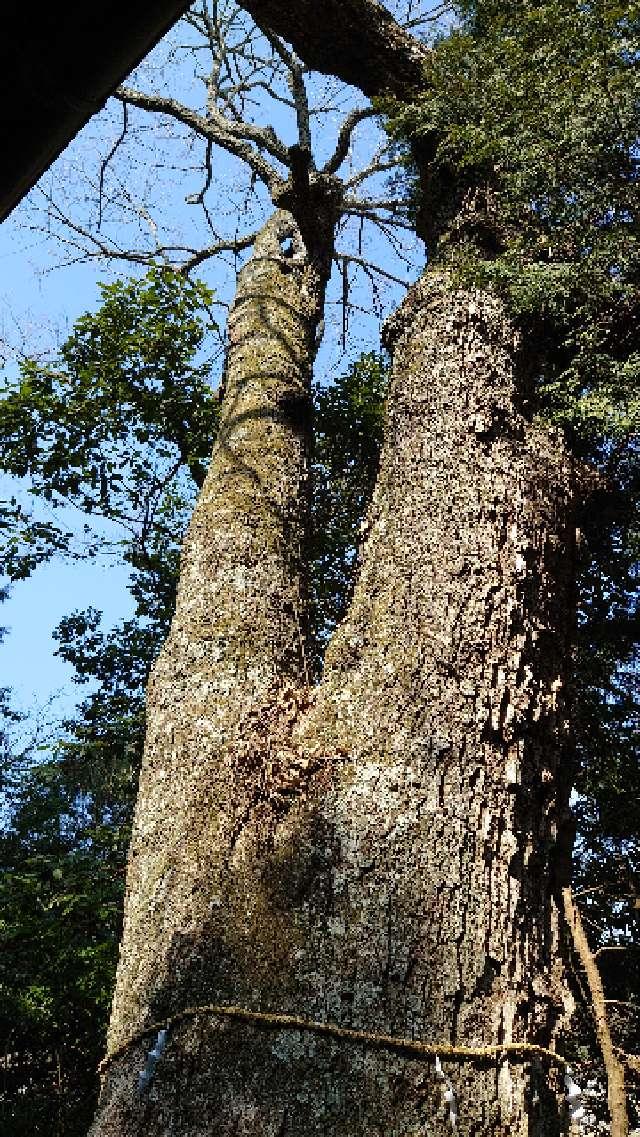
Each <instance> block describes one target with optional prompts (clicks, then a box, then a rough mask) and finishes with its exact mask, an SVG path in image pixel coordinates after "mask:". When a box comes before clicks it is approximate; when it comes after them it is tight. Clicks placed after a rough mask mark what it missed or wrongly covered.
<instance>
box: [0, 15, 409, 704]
mask: <svg viewBox="0 0 640 1137" xmlns="http://www.w3.org/2000/svg"><path fill="white" fill-rule="evenodd" d="M187 38H188V34H187ZM184 41H185V36H184V33H183V32H180V33H178V32H177V31H174V32H173V33H172V34H171V35H170V37H169V39H168V40H167V41H165V43H164V44H161V45H159V47H158V48H157V49H156V51H155V52H154V53H152V55H151V56H150V57H149V59H148V60H147V61H145V63H144V64H143V65H142V66H141V68H140V69H139V71H138V73H136V75H135V77H134V79H133V80H132V81H131V85H136V86H138V87H140V88H141V89H145V90H153V89H156V90H163V91H164V90H165V89H166V87H167V86H168V85H170V86H171V93H172V94H173V95H174V97H176V93H177V97H179V98H181V99H182V100H184V101H187V100H190V101H193V100H194V99H197V98H198V92H199V91H201V89H202V88H201V85H200V84H199V81H198V80H197V78H196V77H195V71H196V70H197V56H194V57H193V59H194V60H195V61H196V63H194V64H193V65H192V64H190V62H189V59H188V58H187V59H186V62H185V58H184V57H183V59H182V62H181V63H180V65H179V69H178V70H176V68H175V65H174V62H173V55H172V45H173V46H175V44H176V43H177V42H184ZM172 69H173V70H172ZM320 84H324V86H322V90H321V86H320ZM320 84H316V87H315V88H314V97H317V99H320V98H322V99H325V100H327V99H329V100H330V101H331V105H332V106H335V108H336V110H335V114H325V115H324V117H322V116H321V117H320V119H319V120H318V126H317V128H316V131H315V144H316V152H317V153H318V154H319V156H320V158H322V159H324V158H325V157H326V155H327V153H330V152H331V149H332V147H333V145H334V143H335V137H336V133H337V129H338V127H339V125H340V122H341V120H342V119H343V118H344V115H345V113H346V112H347V111H348V110H349V109H350V108H351V107H353V106H354V105H355V104H356V103H357V105H362V103H363V102H364V100H362V99H361V98H360V97H359V96H357V94H355V93H353V92H349V91H346V90H345V89H344V88H340V86H339V85H338V84H335V83H334V84H333V86H332V84H331V82H328V83H327V82H325V81H324V80H322V81H320ZM316 89H317V92H320V93H319V94H317V95H316ZM261 114H262V115H267V118H266V120H264V119H263V121H267V122H270V123H271V124H272V125H273V126H274V127H275V128H276V130H277V131H278V132H279V133H280V134H281V135H282V136H283V137H284V139H285V141H287V142H290V141H291V126H290V124H289V123H288V122H287V121H286V118H285V112H283V111H282V110H279V109H278V106H277V104H275V105H274V104H273V102H272V101H271V102H270V103H268V104H267V103H265V105H264V107H261V108H258V112H257V117H258V120H259V119H260V115H261ZM121 125H122V110H121V107H120V105H119V104H117V103H116V102H115V101H113V100H112V101H111V102H110V103H109V104H108V105H107V108H106V109H105V110H104V111H103V112H102V113H101V114H100V115H98V116H96V117H95V118H94V119H92V120H91V122H90V123H89V124H88V125H87V127H86V128H85V130H84V131H83V132H82V133H81V134H80V135H79V136H78V138H77V139H75V140H74V142H73V143H72V144H71V146H70V147H68V149H67V151H65V153H64V154H63V155H62V156H61V157H60V159H59V160H58V162H57V163H56V164H55V166H54V167H53V168H52V170H50V171H49V172H48V173H47V174H46V175H45V176H44V178H43V180H42V183H41V186H40V188H39V189H36V191H34V192H33V193H32V194H31V195H30V198H29V199H28V200H27V201H26V202H24V203H23V204H22V205H20V206H19V207H18V208H17V209H16V210H15V211H14V213H13V214H12V216H11V217H10V218H9V219H8V220H7V221H5V222H4V224H3V225H2V226H0V344H2V342H3V341H4V342H6V343H7V344H8V345H9V352H8V355H9V362H8V363H7V365H6V368H5V378H8V379H10V378H11V377H12V376H13V375H15V372H16V368H15V362H12V360H11V354H12V350H13V352H14V353H16V352H17V353H20V352H24V353H28V354H36V355H38V354H41V353H46V352H47V351H51V350H52V349H55V347H56V345H57V344H59V343H60V342H62V340H64V339H65V338H66V336H67V335H68V334H69V332H70V330H71V328H72V325H73V321H74V320H75V318H76V317H77V316H79V315H80V314H82V313H83V312H85V311H87V310H90V309H92V308H94V307H95V306H96V304H97V301H98V295H99V294H98V289H97V283H98V281H101V280H102V281H104V280H108V279H113V277H114V276H118V275H119V276H122V275H126V274H127V271H128V266H126V265H125V267H124V270H123V266H122V263H121V262H120V263H117V262H116V263H115V264H114V263H113V262H112V263H111V264H110V265H109V264H105V262H104V261H100V260H98V259H91V260H89V261H87V259H86V258H85V257H83V255H82V254H79V253H78V250H77V249H76V248H75V247H72V246H70V245H69V244H68V243H65V241H66V239H67V237H68V236H69V231H68V230H65V228H64V226H59V225H56V224H55V222H54V223H53V224H52V222H51V210H50V207H49V206H48V205H47V202H46V195H47V194H49V193H51V194H52V195H53V196H54V198H55V200H56V202H57V203H58V204H59V205H60V206H61V208H63V209H64V210H66V211H67V212H68V214H69V216H71V217H72V218H73V219H74V220H79V222H80V223H81V224H87V225H89V224H92V223H94V222H95V216H96V184H97V170H98V169H99V165H100V156H101V155H102V156H104V154H105V153H108V152H109V149H110V148H111V146H112V145H113V142H114V140H115V139H116V138H117V137H118V134H119V132H120V130H121ZM382 137H383V136H382V135H381V134H380V131H379V130H378V128H377V127H376V126H375V124H372V123H370V122H365V123H363V124H362V125H361V126H360V127H359V128H358V131H357V134H356V135H355V142H354V146H353V148H352V151H351V153H350V155H349V159H348V163H347V170H348V169H349V166H351V168H352V169H353V170H357V169H358V168H361V167H362V166H363V165H366V164H367V163H368V161H369V160H370V157H371V155H372V154H373V153H374V151H375V148H376V146H377V145H378V144H379V143H380V140H381V138H382ZM112 167H113V168H111V167H110V169H109V178H110V179H112V180H111V181H109V180H108V179H106V180H105V186H106V190H107V192H106V193H105V198H104V223H103V228H102V234H103V235H104V236H105V237H108V238H109V239H113V240H114V241H117V242H119V243H120V244H127V243H128V244H130V245H135V244H136V243H138V245H139V244H140V243H142V244H143V245H144V243H145V242H146V247H150V246H149V242H152V237H153V234H155V232H156V231H157V230H158V228H159V231H160V234H161V237H165V235H166V236H167V237H168V239H177V240H186V241H194V242H195V243H197V242H198V241H200V242H201V243H206V241H205V238H206V232H205V233H204V235H203V229H202V226H203V217H202V216H201V214H200V212H199V210H196V211H194V208H193V206H190V205H189V204H188V199H189V197H190V195H193V193H194V192H197V190H198V189H199V188H200V186H201V185H202V172H201V155H200V154H199V153H198V152H197V147H196V151H195V152H194V149H193V147H192V145H191V143H190V142H189V140H188V139H187V138H186V136H185V134H184V132H182V134H180V132H178V134H177V135H176V134H175V133H172V132H170V131H169V130H167V128H166V127H164V126H160V127H157V126H154V127H153V128H152V127H151V123H150V120H149V117H148V116H145V115H144V113H143V112H133V113H131V115H130V133H129V135H128V136H127V139H126V143H125V145H124V146H123V147H121V149H120V151H119V152H118V154H117V158H116V160H114V162H113V163H112ZM243 179H244V180H243ZM246 185H247V174H246V171H244V170H243V169H242V168H240V164H239V163H238V162H237V160H235V159H233V158H230V157H225V156H224V155H222V154H221V153H220V152H217V151H216V154H215V185H214V187H212V189H213V190H215V189H216V186H217V197H215V200H216V206H217V209H216V223H217V222H218V220H219V221H220V224H221V225H222V226H224V225H226V226H227V228H229V227H230V228H231V232H233V231H234V226H235V227H238V226H239V220H238V218H239V215H240V222H241V223H242V225H244V226H246V227H247V228H252V227H253V224H254V223H255V220H256V218H257V219H258V220H259V218H260V216H261V215H263V216H264V215H265V213H264V209H265V203H264V195H262V196H261V195H260V192H259V191H258V192H257V193H249V192H248V191H247V189H246ZM374 191H375V193H377V194H378V195H379V194H380V193H381V192H382V193H387V196H388V192H387V189H386V181H381V182H379V184H378V186H374V187H373V188H372V192H374ZM147 202H151V206H150V208H149V209H148V210H147V208H146V203H147ZM140 203H143V206H144V208H142V207H141V206H140ZM243 211H244V215H242V214H243ZM241 231H242V230H241ZM175 235H177V237H176V236H175ZM347 240H348V235H345V236H344V237H343V238H342V240H341V241H339V242H338V245H339V246H340V245H342V247H345V246H346V242H347ZM405 243H406V242H405ZM407 251H408V252H409V265H405V264H404V262H403V261H402V258H400V259H399V258H398V256H396V255H395V254H394V252H393V249H392V248H391V247H390V245H389V242H388V241H386V239H384V238H383V237H382V236H381V235H380V233H376V232H375V231H374V232H370V233H369V234H367V235H365V250H364V252H365V255H366V256H369V257H371V258H372V259H374V260H375V261H376V262H377V263H378V264H379V265H380V266H381V267H383V268H386V269H387V270H388V271H390V272H392V273H394V274H397V275H398V276H400V277H401V279H405V278H406V280H407V283H410V281H411V280H412V279H415V277H416V275H417V274H418V271H419V267H420V264H421V261H422V256H421V250H420V249H416V248H415V247H413V249H411V250H409V244H407ZM69 262H71V263H69ZM234 267H237V266H234V265H233V264H232V263H231V262H230V259H229V258H227V259H226V260H219V261H216V262H213V261H211V262H208V263H207V265H206V267H205V269H204V271H203V272H202V275H203V276H204V278H205V279H206V280H207V283H209V284H211V285H212V286H213V287H215V289H216V291H217V294H218V296H219V297H220V299H221V300H223V301H225V300H226V301H228V300H230V299H231V296H232V292H233V284H234V280H235V273H234ZM353 275H354V274H352V276H353ZM379 284H380V296H379V298H378V299H376V296H375V295H374V293H373V292H372V290H371V288H370V284H369V282H367V280H366V279H365V278H363V279H362V280H359V281H355V279H354V283H353V291H352V293H351V299H352V301H353V304H354V310H353V314H352V317H351V320H350V327H349V338H348V342H347V345H346V350H345V347H344V346H343V344H342V338H341V324H342V308H341V281H340V278H339V274H338V275H337V279H336V281H335V283H334V285H333V287H332V289H330V292H329V297H328V301H329V302H328V307H327V333H326V336H325V340H324V343H323V347H322V349H321V355H320V359H319V363H318V368H317V373H318V374H319V375H320V376H324V377H325V379H328V378H330V377H331V375H332V374H336V373H337V372H339V371H341V370H344V369H345V368H346V366H347V365H348V362H349V360H350V359H353V358H355V357H357V356H358V355H359V354H360V353H361V351H363V350H371V349H375V348H377V347H378V345H379V330H380V323H381V318H380V316H381V314H382V315H384V314H385V313H386V312H388V311H390V310H392V309H393V307H395V305H396V304H397V303H398V301H399V300H400V299H401V298H402V295H403V294H404V289H403V288H402V287H398V286H396V285H393V284H390V283H389V282H385V281H384V280H382V279H380V280H379ZM378 309H379V310H378ZM14 489H15V487H13V486H12V485H10V484H9V479H7V478H6V477H5V478H3V479H1V480H0V491H2V494H1V496H3V497H5V496H10V495H11V493H12V492H14ZM90 604H91V605H94V606H96V607H98V608H100V609H102V610H103V611H104V614H105V616H104V618H105V623H106V624H107V625H112V624H114V623H116V622H117V621H118V620H119V619H120V618H122V617H124V616H128V615H130V614H131V613H132V608H133V606H132V603H131V599H130V597H129V594H128V592H127V573H126V571H125V570H124V569H123V568H122V567H121V566H119V565H117V564H116V563H114V561H113V560H111V561H105V560H103V561H101V562H98V563H78V562H74V563H68V562H61V561H56V562H52V563H50V564H48V565H46V566H42V567H41V568H39V569H38V570H37V571H36V572H35V573H34V575H33V576H32V577H31V579H30V580H28V581H25V582H20V583H17V584H14V585H13V586H12V589H11V594H10V598H9V600H8V601H7V603H5V604H4V605H3V606H2V609H1V610H0V625H4V626H6V627H7V628H8V629H9V634H8V635H7V636H6V638H5V640H4V642H3V643H2V644H1V645H0V686H5V685H6V686H10V687H12V688H13V690H14V694H15V701H16V704H17V705H18V706H19V707H21V708H22V709H24V710H27V711H28V710H33V709H35V708H38V707H42V706H43V705H45V704H47V703H48V702H49V701H50V700H52V699H53V701H52V703H51V713H52V714H53V715H55V714H56V713H57V714H64V713H65V712H68V711H69V710H70V709H71V707H72V705H73V703H74V702H75V701H76V700H77V698H79V697H81V696H82V695H83V694H84V689H83V688H73V686H72V684H71V682H70V680H71V669H70V668H69V667H68V666H67V665H66V664H65V663H64V662H63V661H61V660H59V659H57V658H56V657H55V655H54V654H53V652H54V649H55V644H54V643H53V641H52V638H51V634H52V631H53V629H54V628H55V626H56V625H57V624H58V623H59V621H60V620H61V619H62V617H64V616H66V615H68V614H69V613H70V612H71V611H73V610H76V609H82V608H84V607H87V606H88V605H90Z"/></svg>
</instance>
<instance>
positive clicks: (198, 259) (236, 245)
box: [180, 229, 260, 276]
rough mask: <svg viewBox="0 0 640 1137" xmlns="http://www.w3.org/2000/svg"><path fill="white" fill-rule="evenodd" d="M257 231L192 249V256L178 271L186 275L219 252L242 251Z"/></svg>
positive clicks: (256, 234) (251, 241) (249, 244)
mask: <svg viewBox="0 0 640 1137" xmlns="http://www.w3.org/2000/svg"><path fill="white" fill-rule="evenodd" d="M259 232H260V230H259V229H256V230H255V231H254V232H253V233H247V234H245V236H244V237H236V238H235V239H232V240H229V241H218V242H217V243H216V244H215V245H209V246H208V247H207V248H205V249H199V250H198V251H197V252H196V251H194V253H193V256H191V257H189V259H188V260H186V261H185V262H184V264H183V265H182V266H181V268H180V272H181V273H183V274H184V275H185V276H187V275H188V274H189V273H190V272H192V271H193V269H194V268H197V266H198V265H199V264H202V262H203V261H206V260H210V258H211V257H215V256H218V254H219V253H241V252H243V251H244V249H248V248H250V247H251V245H252V244H253V242H254V241H255V239H256V237H257V236H258V233H259Z"/></svg>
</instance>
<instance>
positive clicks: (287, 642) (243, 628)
mask: <svg viewBox="0 0 640 1137" xmlns="http://www.w3.org/2000/svg"><path fill="white" fill-rule="evenodd" d="M321 254H322V255H320V256H309V254H308V253H307V250H306V249H305V247H304V245H303V242H302V240H301V238H300V234H299V230H298V228H297V226H296V224H295V222H294V221H293V218H292V217H291V215H290V214H288V213H286V212H284V211H278V212H277V213H276V214H274V216H273V217H272V218H271V220H270V221H269V222H268V223H267V224H266V225H265V227H264V229H263V230H262V232H261V234H260V236H259V238H258V239H257V241H256V243H255V247H254V252H253V255H252V257H251V259H250V261H249V262H248V264H247V265H246V266H245V267H244V268H243V269H242V271H241V273H240V276H239V279H238V287H237V293H236V297H235V300H234V304H233V307H232V310H231V313H230V317H229V329H228V331H229V348H228V354H227V364H226V374H225V394H224V400H223V408H222V416H221V425H220V431H219V435H218V438H217V441H216V444H215V447H214V452H213V456H212V460H211V465H210V469H209V472H208V475H207V478H206V480H205V484H204V486H203V489H202V492H201V494H200V497H199V500H198V503H197V505H196V508H195V511H194V515H193V518H192V521H191V524H190V527H189V531H188V533H187V536H186V539H185V542H184V546H183V554H182V561H181V572H180V583H179V589H178V597H177V604H176V613H175V616H174V619H173V622H172V627H171V632H170V635H169V638H168V640H167V642H166V644H165V646H164V648H163V650H162V652H161V655H160V657H159V659H158V661H157V663H156V665H155V667H154V669H153V672H152V675H151V678H150V681H149V687H148V698H147V705H148V711H147V738H146V746H145V757H144V762H143V769H142V773H141V780H140V788H139V796H138V803H137V809H136V817H135V823H134V834H133V839H132V845H131V850H130V857H129V870H128V878H127V899H126V905H125V926H124V934H123V942H122V947H121V954H120V962H119V967H118V973H117V982H116V992H115V998H114V1004H113V1011H112V1019H111V1024H110V1029H109V1047H110V1048H113V1047H114V1046H117V1045H118V1044H119V1043H120V1042H121V1041H122V1040H123V1039H125V1038H127V1037H128V1036H129V1035H130V1034H131V1032H132V1031H134V1030H136V1029H137V1028H138V1027H140V1026H144V1025H145V1024H146V1023H148V1022H149V1021H152V1020H153V1019H154V1018H158V1017H161V1018H162V1017H164V1016H166V1015H167V1014H170V1013H171V1012H172V1011H175V1010H176V1009H178V1008H181V1007H183V1006H184V1005H185V1003H186V1002H190V1003H192V1002H197V1001H198V1000H203V999H204V1000H206V999H207V998H208V997H209V996H210V995H212V994H213V993H218V992H219V990H220V988H221V986H222V987H223V988H224V987H225V983H226V982H227V980H228V983H229V984H230V985H231V986H234V985H235V983H236V977H237V976H238V975H240V976H243V975H245V973H246V970H247V961H246V959H244V958H243V955H244V956H246V955H247V953H248V954H249V955H251V954H252V951H251V943H250V938H249V937H248V936H246V933H243V934H245V939H244V941H243V942H244V949H238V950H236V948H235V947H234V948H231V949H229V948H228V947H225V946H224V942H225V936H226V933H227V931H228V925H229V921H232V922H233V921H234V920H235V919H236V918H237V916H236V915H234V914H233V912H232V911H230V909H229V904H231V906H232V908H233V905H234V904H236V905H240V908H241V910H242V920H243V921H245V922H246V919H247V914H246V912H245V900H244V896H242V894H241V893H240V892H237V894H236V895H235V899H234V898H231V897H230V896H229V881H228V880H227V875H226V862H227V858H228V857H229V856H230V855H231V851H232V850H233V848H234V846H235V844H236V842H237V840H238V836H239V834H240V833H241V831H242V827H243V825H244V823H245V819H246V816H247V815H248V814H250V813H251V811H252V809H253V807H254V804H255V802H256V800H257V799H258V798H259V795H260V792H261V787H260V785H259V782H258V781H256V776H257V771H256V768H255V755H254V753H253V750H252V749H251V744H250V742H247V739H250V738H252V737H253V735H254V733H255V731H256V729H257V728H258V727H259V726H260V724H261V721H262V720H261V717H260V715H261V713H262V710H261V708H262V709H263V710H264V713H265V714H267V713H269V712H270V711H271V710H272V708H273V707H277V708H278V710H277V712H274V713H278V712H279V710H280V708H281V706H282V707H283V708H284V711H283V713H285V714H286V711H287V707H288V704H287V702H286V698H284V699H283V697H282V691H283V687H284V686H286V685H287V684H295V685H296V687H302V688H304V686H305V684H306V673H307V665H306V658H305V636H306V624H307V611H306V609H307V569H306V543H307V539H308V508H309V449H310V429H311V394H310V390H311V374H312V365H313V359H314V356H315V351H316V331H317V326H318V321H319V319H320V317H321V314H322V310H323V301H324V289H325V284H326V275H327V265H328V264H330V260H331V248H329V249H323V250H321ZM270 962H271V961H268V960H263V961H262V965H263V966H264V967H265V968H268V967H269V965H270ZM274 965H275V961H274ZM224 976H227V979H226V980H225V979H224V978H223V977H224ZM132 1063H133V1065H131V1064H132ZM136 1063H137V1065H138V1066H139V1065H140V1048H138V1050H137V1052H136V1054H135V1055H131V1056H130V1058H127V1060H126V1062H124V1063H123V1064H122V1066H121V1067H118V1068H117V1069H114V1071H113V1076H112V1077H111V1078H110V1080H109V1084H108V1087H107V1093H106V1095H105V1097H104V1099H103V1102H102V1105H101V1108H100V1112H99V1115H98V1118H97V1119H96V1122H95V1123H94V1129H93V1132H94V1133H96V1134H107V1133H108V1134H111V1133H118V1134H120V1133H123V1134H124V1133H133V1132H135V1133H138V1132H145V1133H147V1132H148V1133H152V1132H153V1133H155V1132H161V1131H164V1130H162V1127H161V1125H160V1123H159V1122H157V1121H156V1122H155V1123H152V1122H151V1121H149V1122H148V1123H147V1122H146V1121H145V1122H144V1123H142V1122H141V1117H142V1116H143V1115H144V1114H145V1112H146V1111H145V1102H144V1101H141V1100H140V1098H139V1097H138V1096H137V1095H136V1093H135V1092H134V1093H133V1094H132V1092H131V1089H132V1086H131V1077H130V1074H131V1070H132V1069H135V1068H136ZM142 1065H144V1062H143V1063H142ZM134 1083H135V1077H134ZM179 1096H180V1097H181V1098H182V1100H183V1101H184V1100H185V1098H184V1094H183V1093H180V1094H179ZM147 1124H148V1128H147ZM140 1125H141V1126H142V1127H141V1128H138V1127H139V1126H140ZM154 1125H155V1127H154ZM178 1131H179V1130H178Z"/></svg>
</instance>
